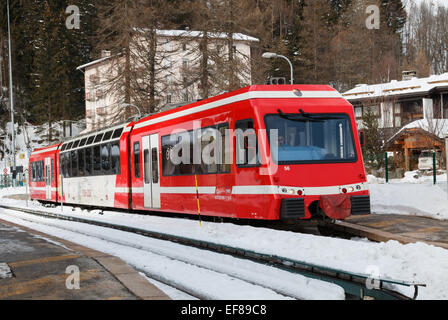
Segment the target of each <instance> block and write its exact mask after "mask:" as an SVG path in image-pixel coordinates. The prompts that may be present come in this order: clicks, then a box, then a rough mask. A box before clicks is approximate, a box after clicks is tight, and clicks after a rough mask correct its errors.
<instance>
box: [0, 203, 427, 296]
mask: <svg viewBox="0 0 448 320" xmlns="http://www.w3.org/2000/svg"><path fill="white" fill-rule="evenodd" d="M0 208H4V209H9V210H14V211H19V212H23V213H27V214H31V215H34V216H39V217H44V218H49V219H58V220H65V221H73V222H79V223H84V224H89V225H94V226H99V227H104V228H108V229H114V230H120V231H125V232H129V233H132V234H137V235H142V236H145V237H148V238H152V239H157V240H163V241H168V242H170V243H174V244H177V245H183V246H185V247H190V248H196V249H200V250H206V251H208V252H210V253H214V254H220V255H227V256H231V257H234V258H238V259H244V260H249V261H251V262H253V263H256V264H258V265H260V264H261V265H265V266H270V267H274V268H277V269H280V270H283V271H285V272H290V273H296V274H300V275H303V276H305V277H307V278H313V279H318V280H321V281H325V282H329V283H333V284H336V285H339V286H340V287H342V288H343V289H344V291H345V294H346V297H347V298H359V299H364V298H367V297H371V298H374V299H383V300H391V299H392V300H408V299H416V298H417V295H418V288H419V287H421V286H424V284H419V283H414V282H406V281H399V280H394V279H385V278H382V279H371V278H370V276H369V275H365V274H355V273H351V272H346V271H344V270H337V269H333V268H328V267H326V266H319V265H315V264H310V263H307V262H305V261H297V260H293V259H289V258H285V257H280V256H276V255H268V254H264V253H259V252H255V251H251V250H246V249H244V248H238V247H231V246H227V245H222V244H217V243H212V242H207V241H203V240H197V239H191V238H186V237H181V236H177V235H172V234H167V233H161V232H155V231H151V230H144V229H139V228H135V227H130V226H123V225H117V224H111V223H107V222H103V221H95V220H89V219H84V218H79V217H73V216H68V215H61V214H56V213H50V212H44V211H39V210H32V209H28V208H20V207H13V206H8V205H0ZM67 231H70V230H67ZM71 231H72V232H76V231H74V230H71ZM87 236H88V235H87ZM90 236H91V235H90ZM97 237H98V236H97ZM111 240H112V242H115V243H116V244H117V245H129V244H125V243H120V242H122V241H118V240H116V239H108V240H107V241H111ZM134 247H135V245H134ZM140 250H149V249H148V248H140ZM151 250H152V251H153V252H154V251H157V250H154V248H152V249H151ZM151 250H150V251H151ZM155 253H156V254H162V255H163V254H164V253H163V252H160V250H159V252H155ZM171 258H173V257H172V256H171ZM174 258H175V259H179V261H182V258H180V257H174ZM183 260H184V261H183V262H185V258H183ZM189 262H190V264H191V261H189ZM196 267H203V265H200V264H199V263H198V264H196ZM213 268H215V270H213ZM213 268H210V267H209V271H213V272H220V273H224V274H227V275H228V276H230V277H234V278H235V279H237V280H238V281H245V282H247V283H250V284H252V285H261V286H263V284H260V283H257V281H250V280H248V279H247V278H242V277H241V276H236V275H235V274H232V273H229V272H226V270H222V269H221V270H216V266H214V267H213ZM227 271H228V270H227ZM148 277H151V278H155V279H156V280H158V281H160V282H162V283H165V284H167V285H170V286H172V287H176V286H175V285H173V284H169V282H170V281H169V279H163V277H160V276H158V277H156V276H155V275H154V274H152V275H151V274H148ZM373 280H375V283H376V286H375V287H374V288H372V287H370V286H369V288H367V286H366V284H367V283H371V282H372V281H373ZM391 284H393V285H396V286H406V287H413V288H414V295H413V297H412V298H410V297H407V296H404V295H403V294H401V293H399V292H396V291H393V290H391V289H387V288H386V287H388V286H389V287H390V285H391ZM265 288H266V289H269V290H272V291H273V292H276V293H277V294H281V295H282V296H284V297H286V298H288V297H289V298H294V299H300V298H303V297H298V296H297V295H296V296H294V295H292V294H291V292H285V291H282V290H279V289H276V288H272V287H270V288H268V287H267V286H265ZM178 289H179V290H180V291H184V292H186V291H188V290H186V288H178ZM187 293H188V292H187ZM188 294H190V295H192V296H195V297H198V298H200V299H207V297H204V296H201V295H200V294H198V293H197V292H190V293H188Z"/></svg>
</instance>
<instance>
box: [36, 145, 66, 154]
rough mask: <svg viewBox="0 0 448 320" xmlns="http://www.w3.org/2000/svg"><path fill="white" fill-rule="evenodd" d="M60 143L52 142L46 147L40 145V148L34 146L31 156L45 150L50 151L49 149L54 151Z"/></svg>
mask: <svg viewBox="0 0 448 320" xmlns="http://www.w3.org/2000/svg"><path fill="white" fill-rule="evenodd" d="M59 145H60V143H57V144H53V145H51V146H46V147H42V148H36V149H34V150H33V152H32V154H31V156H34V155H37V154H41V153H45V152H51V151H56V150H57V149H58V147H59Z"/></svg>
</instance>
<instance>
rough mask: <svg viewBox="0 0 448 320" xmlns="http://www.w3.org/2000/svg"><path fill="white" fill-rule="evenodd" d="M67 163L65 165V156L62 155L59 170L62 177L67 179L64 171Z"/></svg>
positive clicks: (60, 155)
mask: <svg viewBox="0 0 448 320" xmlns="http://www.w3.org/2000/svg"><path fill="white" fill-rule="evenodd" d="M64 167H65V163H64V155H63V154H62V153H60V154H59V170H60V174H61V176H63V177H65V175H64V170H65V168H64Z"/></svg>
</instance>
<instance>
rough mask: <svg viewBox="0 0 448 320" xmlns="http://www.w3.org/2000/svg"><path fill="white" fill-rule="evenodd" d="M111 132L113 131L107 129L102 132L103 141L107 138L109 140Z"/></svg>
mask: <svg viewBox="0 0 448 320" xmlns="http://www.w3.org/2000/svg"><path fill="white" fill-rule="evenodd" d="M112 133H113V131H107V132H106V133H105V134H104V137H103V141H107V140H109V139H110V137H112Z"/></svg>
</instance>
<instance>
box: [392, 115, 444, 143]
mask: <svg viewBox="0 0 448 320" xmlns="http://www.w3.org/2000/svg"><path fill="white" fill-rule="evenodd" d="M413 130H417V131H418V130H423V131H426V132H428V133H430V134H432V135H433V136H435V137H437V138H439V139H444V138H445V137H446V136H448V119H431V120H428V119H421V120H416V121H413V122H411V123H409V124H407V125H405V126H404V127H403V128H401V129H400V131H398V132H397V133H396V134H394V135H393V136H392V137H391V138H390V139H389V140H388V141H387V144H389V143H390V142H392V141H395V140H396V139H398V138H399V137H400V136H401V135H403V134H405V133H406V132H409V131H413Z"/></svg>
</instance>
